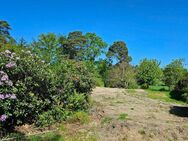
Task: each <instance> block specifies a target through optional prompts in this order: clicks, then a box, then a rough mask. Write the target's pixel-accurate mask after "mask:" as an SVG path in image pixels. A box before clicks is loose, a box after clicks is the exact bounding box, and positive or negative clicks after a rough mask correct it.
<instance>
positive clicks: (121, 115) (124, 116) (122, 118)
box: [118, 113, 128, 121]
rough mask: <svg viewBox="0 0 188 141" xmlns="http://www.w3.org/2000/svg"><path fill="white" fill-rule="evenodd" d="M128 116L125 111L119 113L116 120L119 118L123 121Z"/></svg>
mask: <svg viewBox="0 0 188 141" xmlns="http://www.w3.org/2000/svg"><path fill="white" fill-rule="evenodd" d="M127 118H128V114H126V113H123V114H120V115H119V117H118V120H121V121H124V120H126V119H127Z"/></svg>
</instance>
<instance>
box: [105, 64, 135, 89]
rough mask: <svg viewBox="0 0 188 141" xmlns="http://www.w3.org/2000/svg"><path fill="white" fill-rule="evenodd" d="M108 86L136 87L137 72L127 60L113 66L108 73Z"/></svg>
mask: <svg viewBox="0 0 188 141" xmlns="http://www.w3.org/2000/svg"><path fill="white" fill-rule="evenodd" d="M107 86H108V87H118V88H129V89H131V88H136V87H137V83H136V73H135V70H134V69H133V67H132V66H131V65H129V64H128V63H126V62H123V63H121V64H118V65H116V66H113V67H112V68H111V69H110V70H109V73H108V81H107Z"/></svg>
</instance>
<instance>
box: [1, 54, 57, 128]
mask: <svg viewBox="0 0 188 141" xmlns="http://www.w3.org/2000/svg"><path fill="white" fill-rule="evenodd" d="M0 69H1V76H0V79H1V80H0V115H1V125H2V126H4V127H13V126H15V125H21V124H24V123H33V122H34V121H35V119H36V118H37V116H38V115H39V114H40V113H41V112H42V111H46V110H47V109H48V108H50V107H51V105H53V104H54V103H55V99H54V98H55V97H57V96H56V95H57V94H58V92H57V89H56V87H55V83H54V82H55V81H53V78H54V76H53V73H52V72H51V71H50V70H49V69H48V65H47V64H45V63H44V62H43V61H41V60H40V59H39V58H38V57H37V56H35V55H33V54H31V53H30V52H29V51H24V50H22V52H20V54H19V55H18V54H15V53H12V52H10V51H9V50H6V51H5V52H1V53H0Z"/></svg>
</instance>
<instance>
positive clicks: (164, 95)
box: [145, 86, 186, 104]
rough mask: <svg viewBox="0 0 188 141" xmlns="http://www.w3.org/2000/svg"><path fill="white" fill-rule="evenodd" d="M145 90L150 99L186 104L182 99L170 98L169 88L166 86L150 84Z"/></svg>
mask: <svg viewBox="0 0 188 141" xmlns="http://www.w3.org/2000/svg"><path fill="white" fill-rule="evenodd" d="M145 91H146V92H147V93H148V94H147V96H148V97H149V98H151V99H158V100H160V101H164V102H170V103H177V104H186V103H185V102H183V101H178V100H176V99H172V98H171V96H170V91H169V88H168V87H167V86H150V88H149V89H147V90H145Z"/></svg>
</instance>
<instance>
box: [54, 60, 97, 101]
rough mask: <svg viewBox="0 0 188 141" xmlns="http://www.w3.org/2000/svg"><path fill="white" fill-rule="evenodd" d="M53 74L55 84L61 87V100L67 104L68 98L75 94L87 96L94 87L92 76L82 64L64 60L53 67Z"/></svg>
mask: <svg viewBox="0 0 188 141" xmlns="http://www.w3.org/2000/svg"><path fill="white" fill-rule="evenodd" d="M52 70H53V72H54V73H56V75H57V76H58V78H57V83H58V86H59V87H62V91H63V100H64V101H65V103H67V99H68V98H69V96H71V95H74V94H75V92H76V93H78V94H79V93H81V94H84V95H85V98H86V99H87V97H88V96H89V94H90V93H91V91H92V88H93V87H94V81H93V79H92V74H91V73H90V72H89V71H88V69H87V67H86V66H85V65H84V63H82V62H76V61H73V60H64V61H63V62H62V63H60V64H58V65H56V66H53V68H52Z"/></svg>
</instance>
